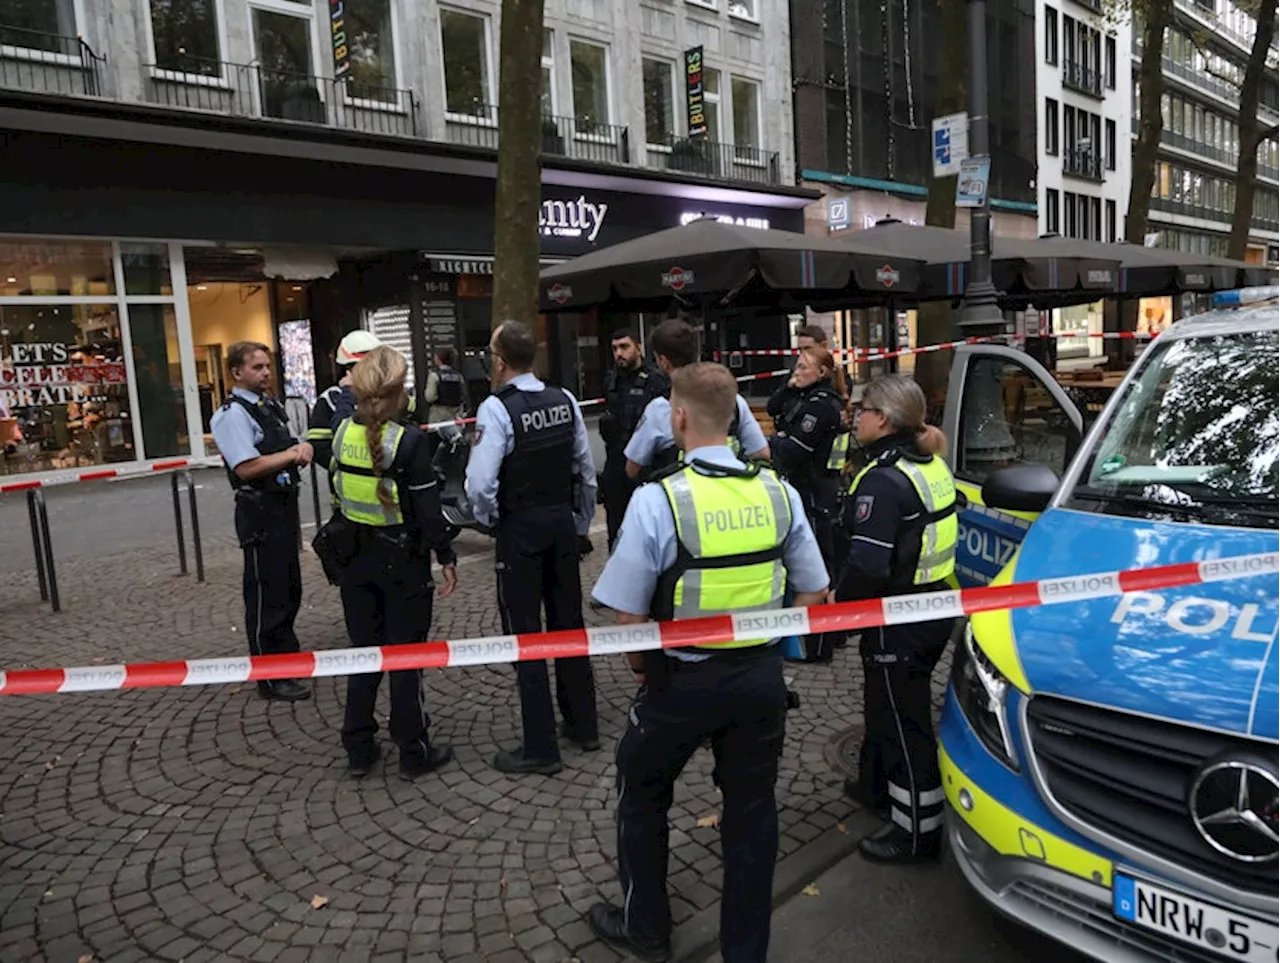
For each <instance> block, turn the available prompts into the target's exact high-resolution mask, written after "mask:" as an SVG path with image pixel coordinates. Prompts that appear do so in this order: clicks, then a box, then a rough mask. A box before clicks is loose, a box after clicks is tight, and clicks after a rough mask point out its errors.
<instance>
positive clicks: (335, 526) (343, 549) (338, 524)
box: [311, 512, 360, 585]
mask: <svg viewBox="0 0 1280 963" xmlns="http://www.w3.org/2000/svg"><path fill="white" fill-rule="evenodd" d="M311 548H312V549H313V550H314V551H315V553H316V558H318V559H319V560H320V567H321V568H323V569H324V577H325V578H326V579H328V580H329V584H330V585H337V584H338V583H339V581H341V579H342V573H343V572H345V571H346V570H347V566H349V565H350V564H351V562H352V560H353V559H354V558H355V557H356V554H357V553H358V552H359V551H360V546H359V543H358V541H357V539H356V529H355V526H354V525H352V524H351V522H349V521H348V520H347V518H346V516H344V515H343V514H342V513H341V512H334V513H333V515H332V516H331V517H330V518H329V520H328V521H327V522H325V523H324V524H323V525H322V526H320V530H319V531H317V532H316V535H315V538H313V539H312V540H311Z"/></svg>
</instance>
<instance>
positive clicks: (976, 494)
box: [956, 478, 1040, 522]
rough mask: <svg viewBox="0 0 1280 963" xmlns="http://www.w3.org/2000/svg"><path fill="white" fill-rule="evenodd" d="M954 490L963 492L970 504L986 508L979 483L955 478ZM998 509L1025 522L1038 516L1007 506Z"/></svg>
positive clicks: (1031, 520)
mask: <svg viewBox="0 0 1280 963" xmlns="http://www.w3.org/2000/svg"><path fill="white" fill-rule="evenodd" d="M956 490H957V491H962V492H964V497H965V498H966V499H967V500H968V502H969V504H970V505H979V506H981V507H983V508H986V502H984V501H983V500H982V486H981V485H977V484H974V483H973V482H967V481H963V480H961V479H959V478H957V479H956ZM1000 511H1001V512H1002V513H1004V514H1005V515H1010V516H1012V517H1013V518H1021V519H1023V520H1024V521H1027V522H1034V521H1035V520H1036V519H1037V518H1039V517H1040V513H1039V512H1015V511H1013V510H1012V509H1008V508H1001V509H1000Z"/></svg>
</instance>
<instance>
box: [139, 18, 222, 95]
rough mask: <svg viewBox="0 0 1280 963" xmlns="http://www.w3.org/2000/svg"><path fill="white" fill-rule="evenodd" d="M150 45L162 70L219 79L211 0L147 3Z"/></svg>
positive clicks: (219, 57)
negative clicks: (149, 17) (149, 13)
mask: <svg viewBox="0 0 1280 963" xmlns="http://www.w3.org/2000/svg"><path fill="white" fill-rule="evenodd" d="M151 42H152V46H153V49H154V50H155V55H156V57H155V65H156V66H157V67H159V68H161V69H162V70H175V71H178V72H180V73H184V74H195V75H197V76H201V77H220V76H222V65H221V64H220V63H219V62H218V61H220V60H221V59H222V57H221V52H220V50H219V47H218V13H217V9H216V7H215V3H214V0H151Z"/></svg>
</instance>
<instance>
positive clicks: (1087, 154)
mask: <svg viewBox="0 0 1280 963" xmlns="http://www.w3.org/2000/svg"><path fill="white" fill-rule="evenodd" d="M1062 173H1064V174H1067V175H1069V176H1071V177H1079V178H1082V179H1084V180H1087V181H1101V180H1102V179H1103V177H1104V176H1105V175H1104V174H1103V171H1102V158H1101V157H1100V156H1098V155H1097V154H1096V153H1095V152H1094V151H1092V150H1083V149H1080V148H1077V149H1074V150H1064V151H1063V152H1062Z"/></svg>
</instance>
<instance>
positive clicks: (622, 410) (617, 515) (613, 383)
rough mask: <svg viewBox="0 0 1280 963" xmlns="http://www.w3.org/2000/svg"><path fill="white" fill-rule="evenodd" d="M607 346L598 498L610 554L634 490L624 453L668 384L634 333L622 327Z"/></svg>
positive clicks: (667, 391) (665, 391)
mask: <svg viewBox="0 0 1280 963" xmlns="http://www.w3.org/2000/svg"><path fill="white" fill-rule="evenodd" d="M610 347H611V348H612V350H613V367H612V368H611V369H610V370H609V373H608V374H607V375H606V376H605V382H604V403H605V411H604V414H603V415H602V416H601V418H600V437H601V439H602V440H603V441H604V451H605V458H604V472H603V473H602V474H601V476H600V495H601V498H602V499H603V501H604V514H605V522H606V524H607V525H608V530H609V551H611V552H612V551H613V545H614V542H616V541H617V540H618V529H619V528H621V527H622V517H623V515H625V514H626V512H627V505H628V504H629V503H630V501H631V494H632V492H634V491H635V488H636V482H635V481H634V480H633V479H632V478H630V477H628V475H627V457H626V455H625V454H623V452H624V450H625V449H626V447H627V443H628V442H630V441H631V438H632V436H633V435H634V434H635V431H636V426H637V425H639V424H640V417H641V415H643V414H644V410H645V407H646V406H647V405H648V404H649V402H650V401H652V400H653V399H654V398H665V397H666V396H667V394H668V393H669V392H670V390H671V385H670V382H669V381H668V380H667V376H666V375H664V374H663V373H662V372H661V371H659V370H658V369H657V368H656V367H654V366H653V365H652V364H650V363H649V362H647V361H646V360H645V358H644V354H643V352H642V351H641V350H640V345H639V342H638V341H637V339H636V336H635V334H634V333H633V332H631V331H628V330H627V329H625V328H624V329H622V330H619V331H615V332H614V333H613V338H612V339H611V342H610Z"/></svg>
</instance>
